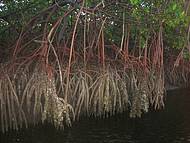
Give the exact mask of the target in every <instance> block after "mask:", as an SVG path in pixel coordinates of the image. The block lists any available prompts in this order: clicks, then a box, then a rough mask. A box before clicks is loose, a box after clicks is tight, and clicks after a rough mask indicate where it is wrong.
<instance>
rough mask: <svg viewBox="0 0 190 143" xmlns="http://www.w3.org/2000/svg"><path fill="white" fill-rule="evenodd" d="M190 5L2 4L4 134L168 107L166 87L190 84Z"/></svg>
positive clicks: (71, 0)
mask: <svg viewBox="0 0 190 143" xmlns="http://www.w3.org/2000/svg"><path fill="white" fill-rule="evenodd" d="M189 5H190V3H189V2H188V1H184V0H180V1H179V0H173V1H167V0H159V1H152V0H92V1H91V0H84V1H82V0H55V1H53V0H51V1H44V0H30V1H28V0H23V1H16V0H12V1H0V12H1V13H0V33H1V34H0V55H1V57H0V60H1V69H0V111H1V112H0V113H1V114H0V118H1V130H2V131H3V132H4V131H8V130H9V129H19V128H20V127H22V126H23V125H25V126H26V127H27V126H28V124H29V123H33V124H37V123H39V122H44V121H48V122H51V123H53V124H54V125H55V127H57V128H64V126H65V125H67V126H71V123H72V121H74V120H77V119H79V118H80V116H94V117H109V116H112V115H115V114H117V113H121V112H124V111H128V112H129V116H130V117H140V116H141V115H142V113H143V112H148V110H149V108H154V109H160V108H163V107H164V91H165V81H167V82H169V83H170V84H174V85H178V84H179V85H182V84H188V83H189V73H190V68H189V65H190V64H189V52H190V44H189V33H190V25H189V22H190V21H189V20H190V17H189ZM168 65H171V66H168Z"/></svg>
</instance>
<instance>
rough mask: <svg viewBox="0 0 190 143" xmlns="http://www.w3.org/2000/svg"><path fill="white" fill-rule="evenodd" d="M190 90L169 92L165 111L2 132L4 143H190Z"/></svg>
mask: <svg viewBox="0 0 190 143" xmlns="http://www.w3.org/2000/svg"><path fill="white" fill-rule="evenodd" d="M188 142H190V90H188V89H181V90H173V91H170V92H168V95H167V98H166V106H165V109H164V110H160V111H156V112H155V111H151V112H149V113H147V114H144V115H143V117H142V118H141V119H129V118H128V117H127V115H126V114H123V115H118V116H116V117H111V118H109V119H95V120H94V119H82V120H81V121H79V122H77V123H75V124H74V125H73V127H72V128H70V129H65V131H57V130H55V129H54V128H53V127H52V126H51V125H46V126H38V127H33V128H30V129H27V130H22V131H20V132H11V133H7V134H4V135H3V134H0V143H188Z"/></svg>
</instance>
